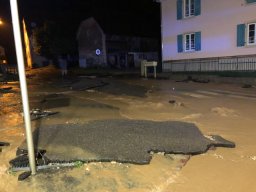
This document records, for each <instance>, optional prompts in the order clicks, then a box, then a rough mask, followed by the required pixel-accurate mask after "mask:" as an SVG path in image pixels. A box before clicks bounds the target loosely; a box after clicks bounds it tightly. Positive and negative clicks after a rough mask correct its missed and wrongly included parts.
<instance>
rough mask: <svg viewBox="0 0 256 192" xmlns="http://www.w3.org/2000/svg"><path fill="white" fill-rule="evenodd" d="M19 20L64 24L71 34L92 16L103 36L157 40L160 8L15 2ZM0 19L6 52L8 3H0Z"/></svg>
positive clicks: (118, 0) (107, 2)
mask: <svg viewBox="0 0 256 192" xmlns="http://www.w3.org/2000/svg"><path fill="white" fill-rule="evenodd" d="M18 3H19V8H20V18H22V17H25V19H26V21H27V23H28V24H30V23H31V22H35V23H37V25H39V26H40V24H42V23H43V22H44V21H46V20H52V21H56V22H62V23H67V26H68V27H70V28H73V30H74V32H75V31H77V28H78V26H79V24H80V23H81V21H83V20H84V19H86V18H88V17H90V16H93V17H95V19H96V20H97V21H98V22H99V23H100V25H101V26H102V28H103V30H105V32H107V33H113V34H119V35H131V36H145V37H156V38H159V37H160V5H159V4H158V3H155V2H153V0H126V1H124V0H18ZM0 17H1V18H2V19H3V20H5V21H6V22H7V23H9V26H8V27H7V25H6V27H5V29H4V32H3V29H0V44H2V45H4V46H5V47H6V49H7V50H6V51H7V52H10V51H11V49H12V48H13V45H12V43H11V41H12V39H13V38H12V33H11V30H12V29H11V25H10V24H11V18H10V7H9V0H0Z"/></svg>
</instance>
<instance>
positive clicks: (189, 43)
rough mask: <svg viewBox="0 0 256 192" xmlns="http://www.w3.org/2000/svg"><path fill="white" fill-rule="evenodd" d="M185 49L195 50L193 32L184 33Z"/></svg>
mask: <svg viewBox="0 0 256 192" xmlns="http://www.w3.org/2000/svg"><path fill="white" fill-rule="evenodd" d="M184 37H185V45H184V46H185V51H195V33H189V34H185V35H184Z"/></svg>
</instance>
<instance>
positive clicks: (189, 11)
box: [184, 0, 195, 17]
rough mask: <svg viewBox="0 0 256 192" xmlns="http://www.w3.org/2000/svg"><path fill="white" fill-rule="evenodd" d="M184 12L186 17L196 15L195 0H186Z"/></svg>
mask: <svg viewBox="0 0 256 192" xmlns="http://www.w3.org/2000/svg"><path fill="white" fill-rule="evenodd" d="M184 13H185V14H184V17H191V16H194V15H195V0H185V3H184Z"/></svg>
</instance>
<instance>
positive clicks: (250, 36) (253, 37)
mask: <svg viewBox="0 0 256 192" xmlns="http://www.w3.org/2000/svg"><path fill="white" fill-rule="evenodd" d="M245 45H256V22H254V23H248V24H239V25H237V47H243V46H245Z"/></svg>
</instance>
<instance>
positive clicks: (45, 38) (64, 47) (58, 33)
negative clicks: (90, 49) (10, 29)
mask: <svg viewBox="0 0 256 192" xmlns="http://www.w3.org/2000/svg"><path fill="white" fill-rule="evenodd" d="M32 37H33V38H32V39H33V40H32V44H33V48H34V51H35V52H36V53H37V54H39V55H41V56H44V57H46V58H49V59H53V60H55V59H56V58H57V57H58V56H59V55H62V54H71V55H74V54H75V53H76V52H77V45H76V34H75V30H74V29H72V27H69V26H67V24H66V23H61V22H52V21H46V22H45V23H44V25H43V26H41V27H37V28H35V29H33V32H32Z"/></svg>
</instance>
